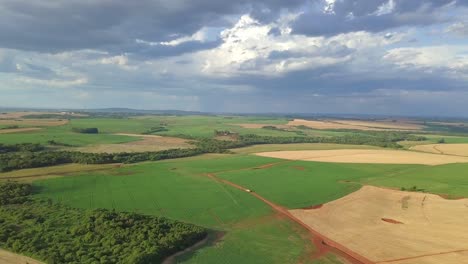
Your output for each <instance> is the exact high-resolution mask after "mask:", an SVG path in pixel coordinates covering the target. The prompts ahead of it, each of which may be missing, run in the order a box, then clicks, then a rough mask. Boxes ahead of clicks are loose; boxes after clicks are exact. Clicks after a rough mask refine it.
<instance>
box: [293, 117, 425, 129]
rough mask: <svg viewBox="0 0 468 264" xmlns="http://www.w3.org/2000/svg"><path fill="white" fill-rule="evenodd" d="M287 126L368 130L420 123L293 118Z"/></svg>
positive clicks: (410, 126) (417, 127) (401, 127)
mask: <svg viewBox="0 0 468 264" xmlns="http://www.w3.org/2000/svg"><path fill="white" fill-rule="evenodd" d="M288 126H306V127H310V128H313V129H353V130H368V131H385V130H419V129H422V128H423V126H422V125H418V124H414V123H406V122H404V121H397V122H388V121H358V120H304V119H294V120H293V121H289V122H288Z"/></svg>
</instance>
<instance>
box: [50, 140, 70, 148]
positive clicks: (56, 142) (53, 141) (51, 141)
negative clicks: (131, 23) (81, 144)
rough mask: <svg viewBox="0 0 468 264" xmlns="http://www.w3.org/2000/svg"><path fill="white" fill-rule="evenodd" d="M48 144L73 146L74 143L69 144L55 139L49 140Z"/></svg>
mask: <svg viewBox="0 0 468 264" xmlns="http://www.w3.org/2000/svg"><path fill="white" fill-rule="evenodd" d="M47 144H49V145H51V146H60V147H73V145H71V144H67V143H63V142H58V141H55V140H48V141H47Z"/></svg>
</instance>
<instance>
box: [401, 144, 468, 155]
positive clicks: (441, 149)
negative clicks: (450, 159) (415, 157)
mask: <svg viewBox="0 0 468 264" xmlns="http://www.w3.org/2000/svg"><path fill="white" fill-rule="evenodd" d="M410 149H411V150H416V151H422V152H428V153H435V154H445V155H454V156H468V144H429V145H417V146H414V147H411V148H410Z"/></svg>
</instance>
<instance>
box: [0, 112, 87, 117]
mask: <svg viewBox="0 0 468 264" xmlns="http://www.w3.org/2000/svg"><path fill="white" fill-rule="evenodd" d="M27 115H69V116H76V117H84V116H88V115H85V114H76V113H69V112H65V113H62V112H8V113H0V119H18V118H22V117H23V116H27Z"/></svg>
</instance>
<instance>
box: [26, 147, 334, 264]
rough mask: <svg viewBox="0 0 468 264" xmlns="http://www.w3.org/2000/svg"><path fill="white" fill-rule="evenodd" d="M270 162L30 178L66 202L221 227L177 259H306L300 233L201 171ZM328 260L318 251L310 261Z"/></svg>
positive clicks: (220, 160) (190, 162)
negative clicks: (213, 240) (209, 243)
mask: <svg viewBox="0 0 468 264" xmlns="http://www.w3.org/2000/svg"><path fill="white" fill-rule="evenodd" d="M271 161H272V159H267V158H258V157H256V158H255V159H252V158H251V157H246V156H234V157H229V156H228V157H225V156H221V157H215V158H214V159H206V158H189V159H183V160H182V161H167V162H158V163H147V164H142V165H135V166H127V167H124V168H120V169H112V170H110V171H107V172H93V173H89V174H88V175H81V176H76V177H65V178H55V179H48V180H44V181H37V182H35V186H36V187H37V188H38V189H39V190H41V192H40V194H39V196H41V197H48V198H52V199H54V200H56V201H60V202H62V203H65V204H68V205H71V206H74V207H80V208H112V209H116V210H123V211H134V212H140V213H145V214H152V215H162V216H166V217H170V218H173V219H177V220H182V221H186V222H190V223H196V224H199V225H202V226H206V227H210V228H212V229H214V230H220V231H223V232H226V233H225V235H224V236H223V237H222V238H220V241H218V242H217V245H216V246H215V247H205V248H202V249H201V250H199V251H197V252H196V254H195V255H193V256H191V257H190V258H187V256H183V258H185V259H183V260H181V261H183V262H184V263H214V262H217V261H220V260H221V259H223V260H225V261H227V262H228V263H237V261H240V260H241V259H244V263H291V262H293V263H294V262H296V261H297V260H299V259H301V258H304V259H305V260H307V259H308V256H309V255H313V253H314V248H313V247H312V245H311V244H310V243H307V242H306V241H307V240H308V237H307V233H306V232H304V230H301V229H300V228H298V227H297V226H295V225H294V224H293V223H290V222H289V221H287V220H286V219H283V218H281V217H278V216H275V214H274V213H273V212H272V211H271V209H270V208H269V207H268V206H266V205H265V204H263V203H262V202H260V201H258V200H256V199H255V198H253V197H252V196H250V195H249V194H248V193H245V192H242V191H240V190H236V189H233V188H231V187H228V186H224V185H222V184H220V183H218V182H215V181H213V180H211V179H210V178H208V177H206V176H204V175H203V173H204V172H207V169H206V168H207V166H211V168H210V169H213V170H216V171H217V170H233V169H239V167H240V166H247V167H255V166H260V165H261V164H264V163H268V162H271ZM280 249H285V250H280ZM245 258H247V259H248V260H245ZM333 259H334V257H333V256H326V257H324V258H322V259H321V260H320V259H319V260H317V261H322V260H323V261H333ZM249 260H251V261H249ZM310 263H312V262H310ZM316 263H321V262H316ZM324 263H327V262H324ZM330 263H333V262H330Z"/></svg>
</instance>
